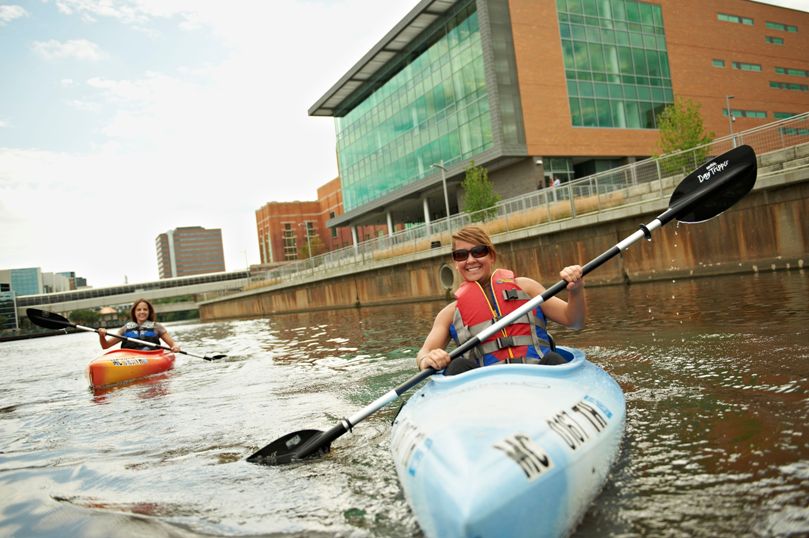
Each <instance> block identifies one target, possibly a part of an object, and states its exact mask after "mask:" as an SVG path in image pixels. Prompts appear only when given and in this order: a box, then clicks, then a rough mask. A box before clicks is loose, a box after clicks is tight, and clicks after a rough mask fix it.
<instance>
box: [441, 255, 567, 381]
mask: <svg viewBox="0 0 809 538" xmlns="http://www.w3.org/2000/svg"><path fill="white" fill-rule="evenodd" d="M491 290H492V295H493V297H488V296H487V295H486V292H485V291H484V289H483V286H481V285H480V283H478V282H464V283H463V284H461V286H460V288H458V291H456V292H455V297H456V298H457V305H456V308H455V314H454V316H453V320H452V325H451V326H450V335H451V336H452V338H453V339H454V340H455V342H456V343H457V344H458V345H461V344H462V343H464V342H466V341H467V340H469V339H470V338H472V337H473V336H476V335H477V334H479V333H480V332H481V331H482V330H483V329H486V328H487V327H491V325H492V323H494V322H496V321H497V320H499V319H500V318H503V317H505V316H507V315H508V314H510V313H511V312H514V311H515V310H517V309H518V308H519V307H521V306H522V305H524V304H525V303H526V302H528V301H529V300H530V299H531V297H530V296H529V295H528V294H527V293H525V291H523V289H522V288H520V287H519V286H518V285H517V283H516V281H515V278H514V273H513V272H511V271H509V270H507V269H497V270H495V271H494V273H493V274H492V276H491ZM549 342H550V337H549V336H548V332H547V330H546V328H545V315H544V314H543V312H542V309H541V308H540V307H539V306H537V307H536V308H534V309H533V310H531V311H529V312H528V313H527V314H526V315H525V316H523V317H521V318H519V319H518V320H517V321H516V322H515V323H512V324H511V325H508V326H506V327H505V328H503V329H502V330H501V331H499V332H498V333H495V334H493V335H492V336H490V337H489V338H487V339H486V340H485V341H484V342H482V343H481V344H480V345H478V346H476V347H475V348H473V349H471V350H470V351H468V352H467V353H466V355H465V356H466V357H473V358H476V359H477V360H478V362H479V364H480V365H481V366H486V365H489V364H494V363H496V362H499V361H504V360H507V359H508V360H511V359H523V360H522V361H520V362H529V363H538V362H539V359H540V358H541V357H542V356H543V355H544V354H545V353H547V352H548V351H549V350H550V348H551V345H550V343H549Z"/></svg>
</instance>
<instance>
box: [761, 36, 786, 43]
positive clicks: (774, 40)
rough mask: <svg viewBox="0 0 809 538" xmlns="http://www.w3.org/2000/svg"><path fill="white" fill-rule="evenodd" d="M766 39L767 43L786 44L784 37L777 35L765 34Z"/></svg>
mask: <svg viewBox="0 0 809 538" xmlns="http://www.w3.org/2000/svg"><path fill="white" fill-rule="evenodd" d="M764 41H766V42H767V43H770V44H772V45H783V44H784V38H783V37H775V36H771V35H765V36H764Z"/></svg>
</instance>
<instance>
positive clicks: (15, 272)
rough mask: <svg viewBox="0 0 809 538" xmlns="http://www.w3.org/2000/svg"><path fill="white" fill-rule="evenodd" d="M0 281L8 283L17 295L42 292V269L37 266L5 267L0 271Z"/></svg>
mask: <svg viewBox="0 0 809 538" xmlns="http://www.w3.org/2000/svg"><path fill="white" fill-rule="evenodd" d="M0 282H4V283H6V284H9V285H10V286H11V290H12V291H13V292H14V293H16V294H17V296H20V295H37V294H39V293H43V288H42V270H41V269H40V268H39V267H25V268H22V269H5V270H3V271H0Z"/></svg>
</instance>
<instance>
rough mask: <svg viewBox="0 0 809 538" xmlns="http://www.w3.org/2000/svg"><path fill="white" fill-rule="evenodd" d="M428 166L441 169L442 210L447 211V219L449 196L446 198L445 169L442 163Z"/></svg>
mask: <svg viewBox="0 0 809 538" xmlns="http://www.w3.org/2000/svg"><path fill="white" fill-rule="evenodd" d="M430 166H433V167H435V168H439V169H441V185H442V186H443V187H444V209H445V210H446V211H447V219H449V196H447V169H446V168H445V167H444V161H443V160H441V162H440V163H434V164H432V165H430Z"/></svg>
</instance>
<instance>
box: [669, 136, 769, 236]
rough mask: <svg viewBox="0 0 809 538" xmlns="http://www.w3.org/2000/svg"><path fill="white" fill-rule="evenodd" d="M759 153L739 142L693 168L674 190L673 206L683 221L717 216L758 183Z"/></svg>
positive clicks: (677, 216) (675, 214)
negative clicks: (757, 163)
mask: <svg viewBox="0 0 809 538" xmlns="http://www.w3.org/2000/svg"><path fill="white" fill-rule="evenodd" d="M756 174H757V167H756V154H755V152H754V151H753V148H751V147H750V146H746V145H744V146H739V147H738V148H734V149H732V150H730V151H728V152H725V153H723V154H722V155H719V156H718V157H715V158H713V159H710V160H708V161H707V162H706V163H705V164H703V165H702V166H700V167H699V168H698V169H696V170H695V171H693V172H691V173H690V174H689V175H688V176H687V177H686V178H685V179H684V180H683V181H682V182H681V183H680V184H679V185H678V186H677V188H676V189H675V190H674V193H672V195H671V199H669V207H670V208H672V209H674V210H675V211H674V218H676V219H677V220H679V221H680V222H685V223H689V224H692V223H695V222H702V221H706V220H709V219H712V218H714V217H715V216H717V215H719V214H720V213H722V212H723V211H725V210H726V209H728V208H729V207H730V206H732V205H733V204H735V203H736V202H738V201H739V200H741V199H742V198H743V197H744V196H745V195H746V194H747V193H748V192H750V191H751V190H752V188H753V185H755V184H756Z"/></svg>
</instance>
